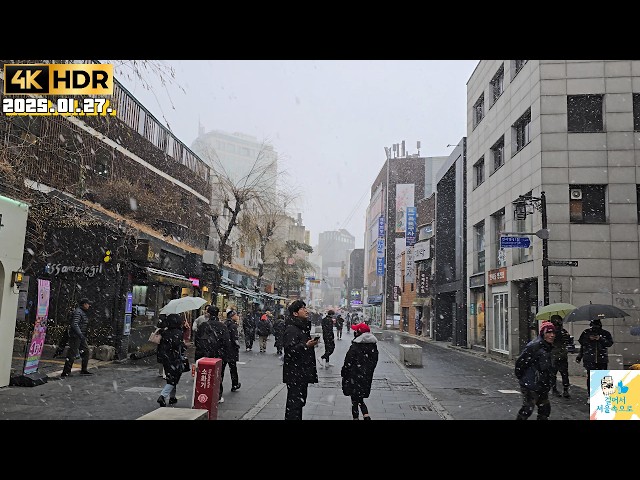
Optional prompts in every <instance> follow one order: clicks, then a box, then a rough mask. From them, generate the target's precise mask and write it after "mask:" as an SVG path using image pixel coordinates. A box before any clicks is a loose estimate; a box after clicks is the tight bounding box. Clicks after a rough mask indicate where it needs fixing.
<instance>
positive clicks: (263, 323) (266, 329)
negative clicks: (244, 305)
mask: <svg viewBox="0 0 640 480" xmlns="http://www.w3.org/2000/svg"><path fill="white" fill-rule="evenodd" d="M256 331H257V332H258V336H259V337H268V336H269V335H271V322H270V321H269V317H267V316H266V315H263V316H262V318H261V319H260V320H258V325H257V326H256Z"/></svg>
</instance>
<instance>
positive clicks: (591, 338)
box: [576, 318, 613, 403]
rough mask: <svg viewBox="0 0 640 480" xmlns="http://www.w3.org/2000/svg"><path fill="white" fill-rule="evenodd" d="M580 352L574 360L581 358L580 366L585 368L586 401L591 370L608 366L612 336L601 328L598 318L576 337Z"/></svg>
mask: <svg viewBox="0 0 640 480" xmlns="http://www.w3.org/2000/svg"><path fill="white" fill-rule="evenodd" d="M578 343H579V344H580V353H579V354H578V356H577V357H576V362H580V360H582V366H583V367H584V368H585V369H586V370H587V403H588V402H589V397H590V396H591V382H590V378H589V377H590V376H591V375H590V372H591V370H607V368H608V366H609V353H608V348H609V347H610V346H611V345H613V337H612V336H611V333H610V332H609V331H608V330H605V329H604V328H602V321H601V320H600V319H598V318H596V319H595V320H591V322H589V328H587V329H585V330H583V331H582V333H581V334H580V337H579V338H578Z"/></svg>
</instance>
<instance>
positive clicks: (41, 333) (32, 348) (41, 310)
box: [24, 279, 51, 375]
mask: <svg viewBox="0 0 640 480" xmlns="http://www.w3.org/2000/svg"><path fill="white" fill-rule="evenodd" d="M50 292H51V282H50V281H49V280H42V279H38V305H37V307H36V323H35V325H34V326H33V334H32V335H31V343H30V344H29V351H28V353H27V359H26V362H25V364H24V374H25V375H29V374H31V373H36V372H37V371H38V364H39V363H40V356H41V355H42V348H43V346H44V340H45V338H46V336H47V317H48V315H49V295H50Z"/></svg>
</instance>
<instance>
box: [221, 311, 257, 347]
mask: <svg viewBox="0 0 640 480" xmlns="http://www.w3.org/2000/svg"><path fill="white" fill-rule="evenodd" d="M255 313H257V312H255ZM227 315H229V313H228V312H227ZM242 330H243V331H244V344H245V347H246V349H247V350H246V351H247V352H249V351H251V350H252V349H253V342H254V340H255V339H256V319H255V314H254V312H252V313H249V314H247V315H245V316H244V318H243V319H242Z"/></svg>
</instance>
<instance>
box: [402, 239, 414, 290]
mask: <svg viewBox="0 0 640 480" xmlns="http://www.w3.org/2000/svg"><path fill="white" fill-rule="evenodd" d="M413 248H414V247H406V249H407V250H406V253H405V255H404V283H415V282H416V268H415V266H416V264H415V263H414V261H413Z"/></svg>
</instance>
